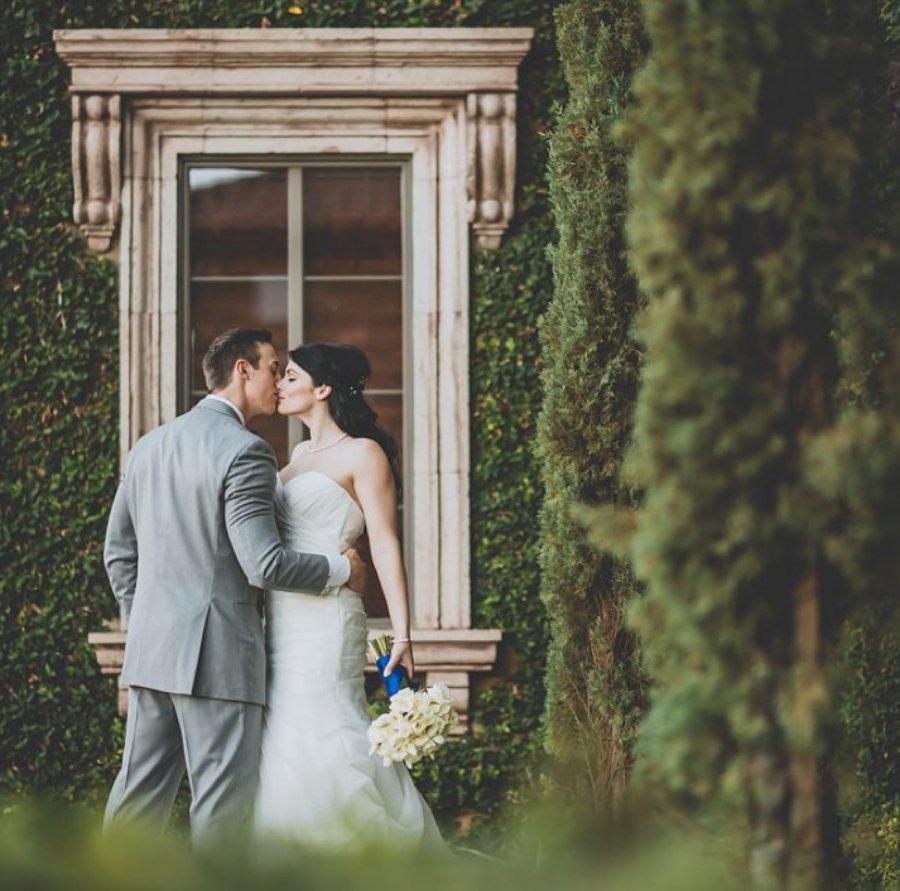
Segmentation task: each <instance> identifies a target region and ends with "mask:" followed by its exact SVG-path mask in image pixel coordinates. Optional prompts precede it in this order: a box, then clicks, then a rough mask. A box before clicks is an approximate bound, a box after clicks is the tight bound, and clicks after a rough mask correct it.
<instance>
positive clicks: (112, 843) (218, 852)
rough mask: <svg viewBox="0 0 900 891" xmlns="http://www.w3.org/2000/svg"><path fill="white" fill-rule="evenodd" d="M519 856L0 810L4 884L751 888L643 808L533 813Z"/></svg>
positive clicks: (439, 890) (696, 841)
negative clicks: (206, 838) (309, 845)
mask: <svg viewBox="0 0 900 891" xmlns="http://www.w3.org/2000/svg"><path fill="white" fill-rule="evenodd" d="M518 851H519V853H517V854H516V855H513V856H512V857H511V858H510V859H508V860H505V861H501V860H497V859H495V858H488V857H485V856H484V855H480V854H479V853H478V852H476V851H473V850H466V849H459V848H457V849H450V850H448V851H447V852H446V853H445V854H431V855H427V856H426V855H424V854H409V853H406V854H400V853H398V852H396V851H390V850H385V849H383V848H382V849H378V848H360V849H359V850H356V851H352V852H351V851H336V852H334V853H333V854H331V855H328V854H324V853H322V852H315V851H312V850H308V849H304V848H303V847H302V846H301V845H297V844H279V843H276V842H274V841H271V840H267V841H261V840H254V839H251V838H250V837H249V836H248V835H244V836H242V837H240V838H234V839H230V840H228V841H227V843H223V844H221V845H219V846H215V847H210V848H208V849H203V850H201V851H197V852H194V851H192V850H191V848H190V846H189V845H188V844H187V841H186V840H185V839H184V838H181V837H177V836H174V835H168V836H163V837H160V836H158V835H156V834H154V833H151V832H146V831H143V830H142V829H141V828H140V827H138V826H135V827H133V828H132V830H131V831H128V832H124V831H117V832H116V833H115V834H110V835H108V836H102V835H100V833H99V817H98V816H97V815H96V814H94V813H91V812H89V811H87V810H84V809H81V808H75V807H72V806H70V807H67V808H61V807H59V806H58V805H57V806H55V807H48V806H40V805H37V804H34V803H31V804H24V803H19V804H18V805H17V806H15V807H13V808H8V809H7V810H6V812H5V813H4V814H3V815H2V816H0V887H3V888H16V889H33V891H44V889H46V891H55V889H66V891H68V889H72V888H91V889H92V891H105V889H135V891H137V889H147V891H150V889H156V888H160V889H163V888H164V889H167V891H181V889H184V891H188V889H190V891H206V889H210V891H212V889H215V891H228V889H241V891H243V889H246V888H254V889H260V891H262V889H269V888H271V889H276V888H277V889H285V891H289V889H294V888H296V889H300V888H303V889H338V888H339V889H347V891H352V889H357V888H358V889H360V891H363V889H365V891H371V889H372V888H391V889H395V891H396V889H404V888H428V889H430V891H450V889H485V891H494V889H497V888H507V887H515V888H517V889H519V891H531V889H534V891H543V889H545V888H566V889H573V891H577V889H582V888H584V889H587V888H596V887H602V888H604V889H605V891H634V889H638V888H653V889H654V891H676V889H686V888H690V889H691V891H707V889H708V891H728V889H731V888H734V889H737V888H740V887H745V885H743V884H742V878H741V872H740V869H739V868H738V865H737V862H736V861H735V860H734V858H733V857H731V856H730V854H729V852H728V849H727V847H724V846H722V845H721V844H717V845H712V844H711V843H710V842H709V840H703V839H701V838H699V837H689V836H680V837H673V836H671V835H663V834H659V833H658V832H654V831H653V830H651V829H650V828H648V826H647V825H645V824H644V823H642V821H640V820H639V819H637V817H636V815H635V816H634V817H633V818H631V819H629V820H625V821H621V820H620V821H619V823H618V824H617V826H615V827H613V826H603V825H600V824H597V823H596V822H595V821H592V820H590V819H586V820H584V821H583V822H568V821H561V820H560V819H559V818H558V816H557V815H556V814H554V813H553V812H551V811H545V812H542V813H538V814H534V815H533V816H532V819H531V820H530V821H529V822H528V824H527V826H526V827H525V828H524V829H523V834H522V838H521V844H520V845H519V848H518Z"/></svg>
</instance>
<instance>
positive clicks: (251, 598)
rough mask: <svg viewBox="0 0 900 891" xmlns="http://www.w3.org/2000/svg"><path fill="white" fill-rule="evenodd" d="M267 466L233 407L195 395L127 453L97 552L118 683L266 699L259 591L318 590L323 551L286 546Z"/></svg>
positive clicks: (265, 451) (265, 452) (324, 569)
mask: <svg viewBox="0 0 900 891" xmlns="http://www.w3.org/2000/svg"><path fill="white" fill-rule="evenodd" d="M276 471H277V465H276V463H275V455H274V454H273V453H272V449H271V448H270V447H269V446H268V444H267V443H266V442H264V441H263V440H262V439H260V438H259V437H258V436H256V435H255V434H254V433H251V432H250V431H249V430H247V429H246V428H245V427H244V426H243V425H242V424H241V423H240V421H239V420H238V418H237V415H236V414H235V412H234V411H232V409H231V408H229V407H228V406H227V405H225V404H224V403H222V402H219V401H217V400H214V399H205V400H203V401H202V402H200V403H199V404H198V405H196V406H195V407H194V408H193V409H192V410H191V411H189V412H188V413H187V414H184V415H181V416H180V417H178V418H176V419H175V420H174V421H170V422H169V423H168V424H163V425H162V426H161V427H157V428H156V429H155V430H153V431H151V432H150V433H148V434H147V435H146V436H144V437H142V438H141V439H140V440H139V441H138V442H137V443H136V444H135V446H134V448H133V449H132V450H131V453H130V454H129V455H128V458H127V460H126V462H125V469H124V472H123V474H122V481H121V483H120V485H119V489H118V491H117V492H116V497H115V501H114V502H113V506H112V511H111V513H110V516H109V524H108V526H107V530H106V543H105V547H104V562H105V564H106V571H107V574H108V575H109V580H110V583H111V584H112V588H113V592H114V594H115V595H116V598H117V600H118V601H119V604H120V607H121V611H122V615H123V618H125V619H127V621H128V636H127V640H126V645H125V664H124V667H123V669H122V680H123V682H125V683H127V684H130V685H132V686H138V687H149V688H151V689H153V690H161V691H164V692H167V693H182V694H188V695H194V696H209V697H213V698H216V699H230V700H241V701H244V702H254V703H260V704H265V695H266V676H265V675H266V655H265V644H264V638H263V628H262V616H261V608H262V590H261V589H263V588H278V589H282V590H288V591H303V592H306V593H311V594H318V593H321V592H322V589H323V588H324V586H325V584H326V582H327V580H328V575H329V561H328V558H327V557H325V556H322V555H312V554H299V553H297V552H296V551H291V550H288V549H287V548H285V547H284V546H283V545H282V543H281V539H280V538H279V537H278V530H277V528H276V526H275V513H274V499H275V475H276Z"/></svg>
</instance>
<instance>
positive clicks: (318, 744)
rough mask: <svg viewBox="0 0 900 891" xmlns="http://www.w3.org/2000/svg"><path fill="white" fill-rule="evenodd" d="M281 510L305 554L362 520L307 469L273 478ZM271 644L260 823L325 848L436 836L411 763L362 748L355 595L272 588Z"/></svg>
mask: <svg viewBox="0 0 900 891" xmlns="http://www.w3.org/2000/svg"><path fill="white" fill-rule="evenodd" d="M276 516H277V518H278V522H279V527H280V529H281V534H282V538H283V540H284V543H285V544H286V545H287V546H288V547H290V548H293V549H295V550H298V551H306V552H308V553H319V554H329V555H336V554H339V553H341V552H342V551H344V550H346V548H347V547H349V546H350V545H352V544H353V543H354V542H355V541H356V540H357V539H358V538H359V537H360V536H361V535H362V533H363V531H364V529H365V520H364V518H363V512H362V510H361V509H360V507H359V505H358V504H357V503H356V501H354V499H353V498H352V497H351V496H350V494H349V493H348V492H347V490H346V489H344V488H343V486H341V485H340V484H339V483H337V482H336V481H335V480H333V479H332V478H331V477H329V476H326V475H324V474H321V473H318V472H314V471H309V472H305V473H300V474H299V475H297V476H295V477H292V478H291V479H290V480H289V481H288V483H287V484H286V485H282V484H281V483H280V482H279V484H278V488H277V493H276ZM266 645H267V650H268V690H267V705H266V709H265V712H264V721H263V737H262V756H261V761H260V778H259V789H258V792H257V797H256V806H255V810H254V826H255V828H256V830H257V831H258V832H259V833H260V834H263V835H265V836H267V837H271V836H273V835H275V836H287V837H289V838H292V839H295V840H297V841H299V842H301V843H306V844H310V845H315V846H325V847H341V848H344V847H347V846H348V845H353V844H361V845H365V844H369V843H372V842H375V843H382V842H385V843H388V844H391V845H397V846H402V847H417V846H432V845H437V846H440V845H442V841H441V836H440V833H439V831H438V828H437V824H436V823H435V820H434V817H433V816H432V814H431V811H430V810H429V808H428V805H427V804H426V803H425V800H424V799H423V798H422V796H421V795H420V794H419V792H418V790H417V789H416V787H415V784H414V783H413V781H412V778H411V777H410V775H409V773H408V771H407V769H406V767H405V766H404V765H403V764H394V765H391V766H390V767H385V766H384V765H383V763H382V761H381V759H379V758H376V757H375V756H374V755H370V754H369V741H368V739H367V737H366V730H367V729H368V727H369V724H370V722H371V719H370V718H369V716H368V714H367V713H366V697H365V690H364V686H363V667H364V665H365V663H366V614H365V609H364V607H363V602H362V598H361V597H359V596H358V595H357V594H354V593H353V592H352V591H351V590H350V589H349V588H341V589H340V590H338V591H334V592H330V593H328V594H325V595H312V594H295V593H291V592H288V591H270V592H268V595H267V605H266Z"/></svg>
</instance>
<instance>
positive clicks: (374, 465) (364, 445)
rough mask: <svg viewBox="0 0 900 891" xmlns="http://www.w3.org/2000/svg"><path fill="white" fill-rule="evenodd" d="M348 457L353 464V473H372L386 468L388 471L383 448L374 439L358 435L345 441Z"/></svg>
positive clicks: (388, 466) (388, 464)
mask: <svg viewBox="0 0 900 891" xmlns="http://www.w3.org/2000/svg"><path fill="white" fill-rule="evenodd" d="M347 446H348V448H347V452H348V458H350V461H351V463H352V465H353V472H354V474H357V473H373V472H380V471H384V470H387V471H388V472H390V462H389V461H388V459H387V455H385V453H384V449H382V448H381V446H380V445H378V443H377V442H375V440H374V439H367V438H365V437H358V438H355V439H352V440H350V442H349V443H347Z"/></svg>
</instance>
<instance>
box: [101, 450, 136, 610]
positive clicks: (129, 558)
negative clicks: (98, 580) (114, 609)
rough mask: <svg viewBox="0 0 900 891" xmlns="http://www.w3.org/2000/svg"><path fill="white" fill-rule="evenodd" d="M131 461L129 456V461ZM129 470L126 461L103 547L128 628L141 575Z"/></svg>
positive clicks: (111, 580)
mask: <svg viewBox="0 0 900 891" xmlns="http://www.w3.org/2000/svg"><path fill="white" fill-rule="evenodd" d="M130 457H131V456H130V455H129V460H130ZM127 467H128V461H126V470H125V471H123V473H122V477H121V479H120V480H119V488H118V489H117V490H116V497H115V498H114V499H113V504H112V509H111V510H110V512H109V521H108V522H107V524H106V539H105V541H104V544H103V564H104V566H105V567H106V575H107V576H108V578H109V583H110V585H111V586H112V590H113V594H114V595H115V598H116V600H118V602H119V615H120V616H121V618H122V622H123V624H126V625H127V624H128V617H129V616H130V614H131V604H132V602H133V601H134V589H135V586H136V585H137V574H138V548H137V536H136V535H135V532H134V523H133V522H132V519H131V512H130V511H129V509H128V499H127V498H126V496H125V475H126V473H127Z"/></svg>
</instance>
